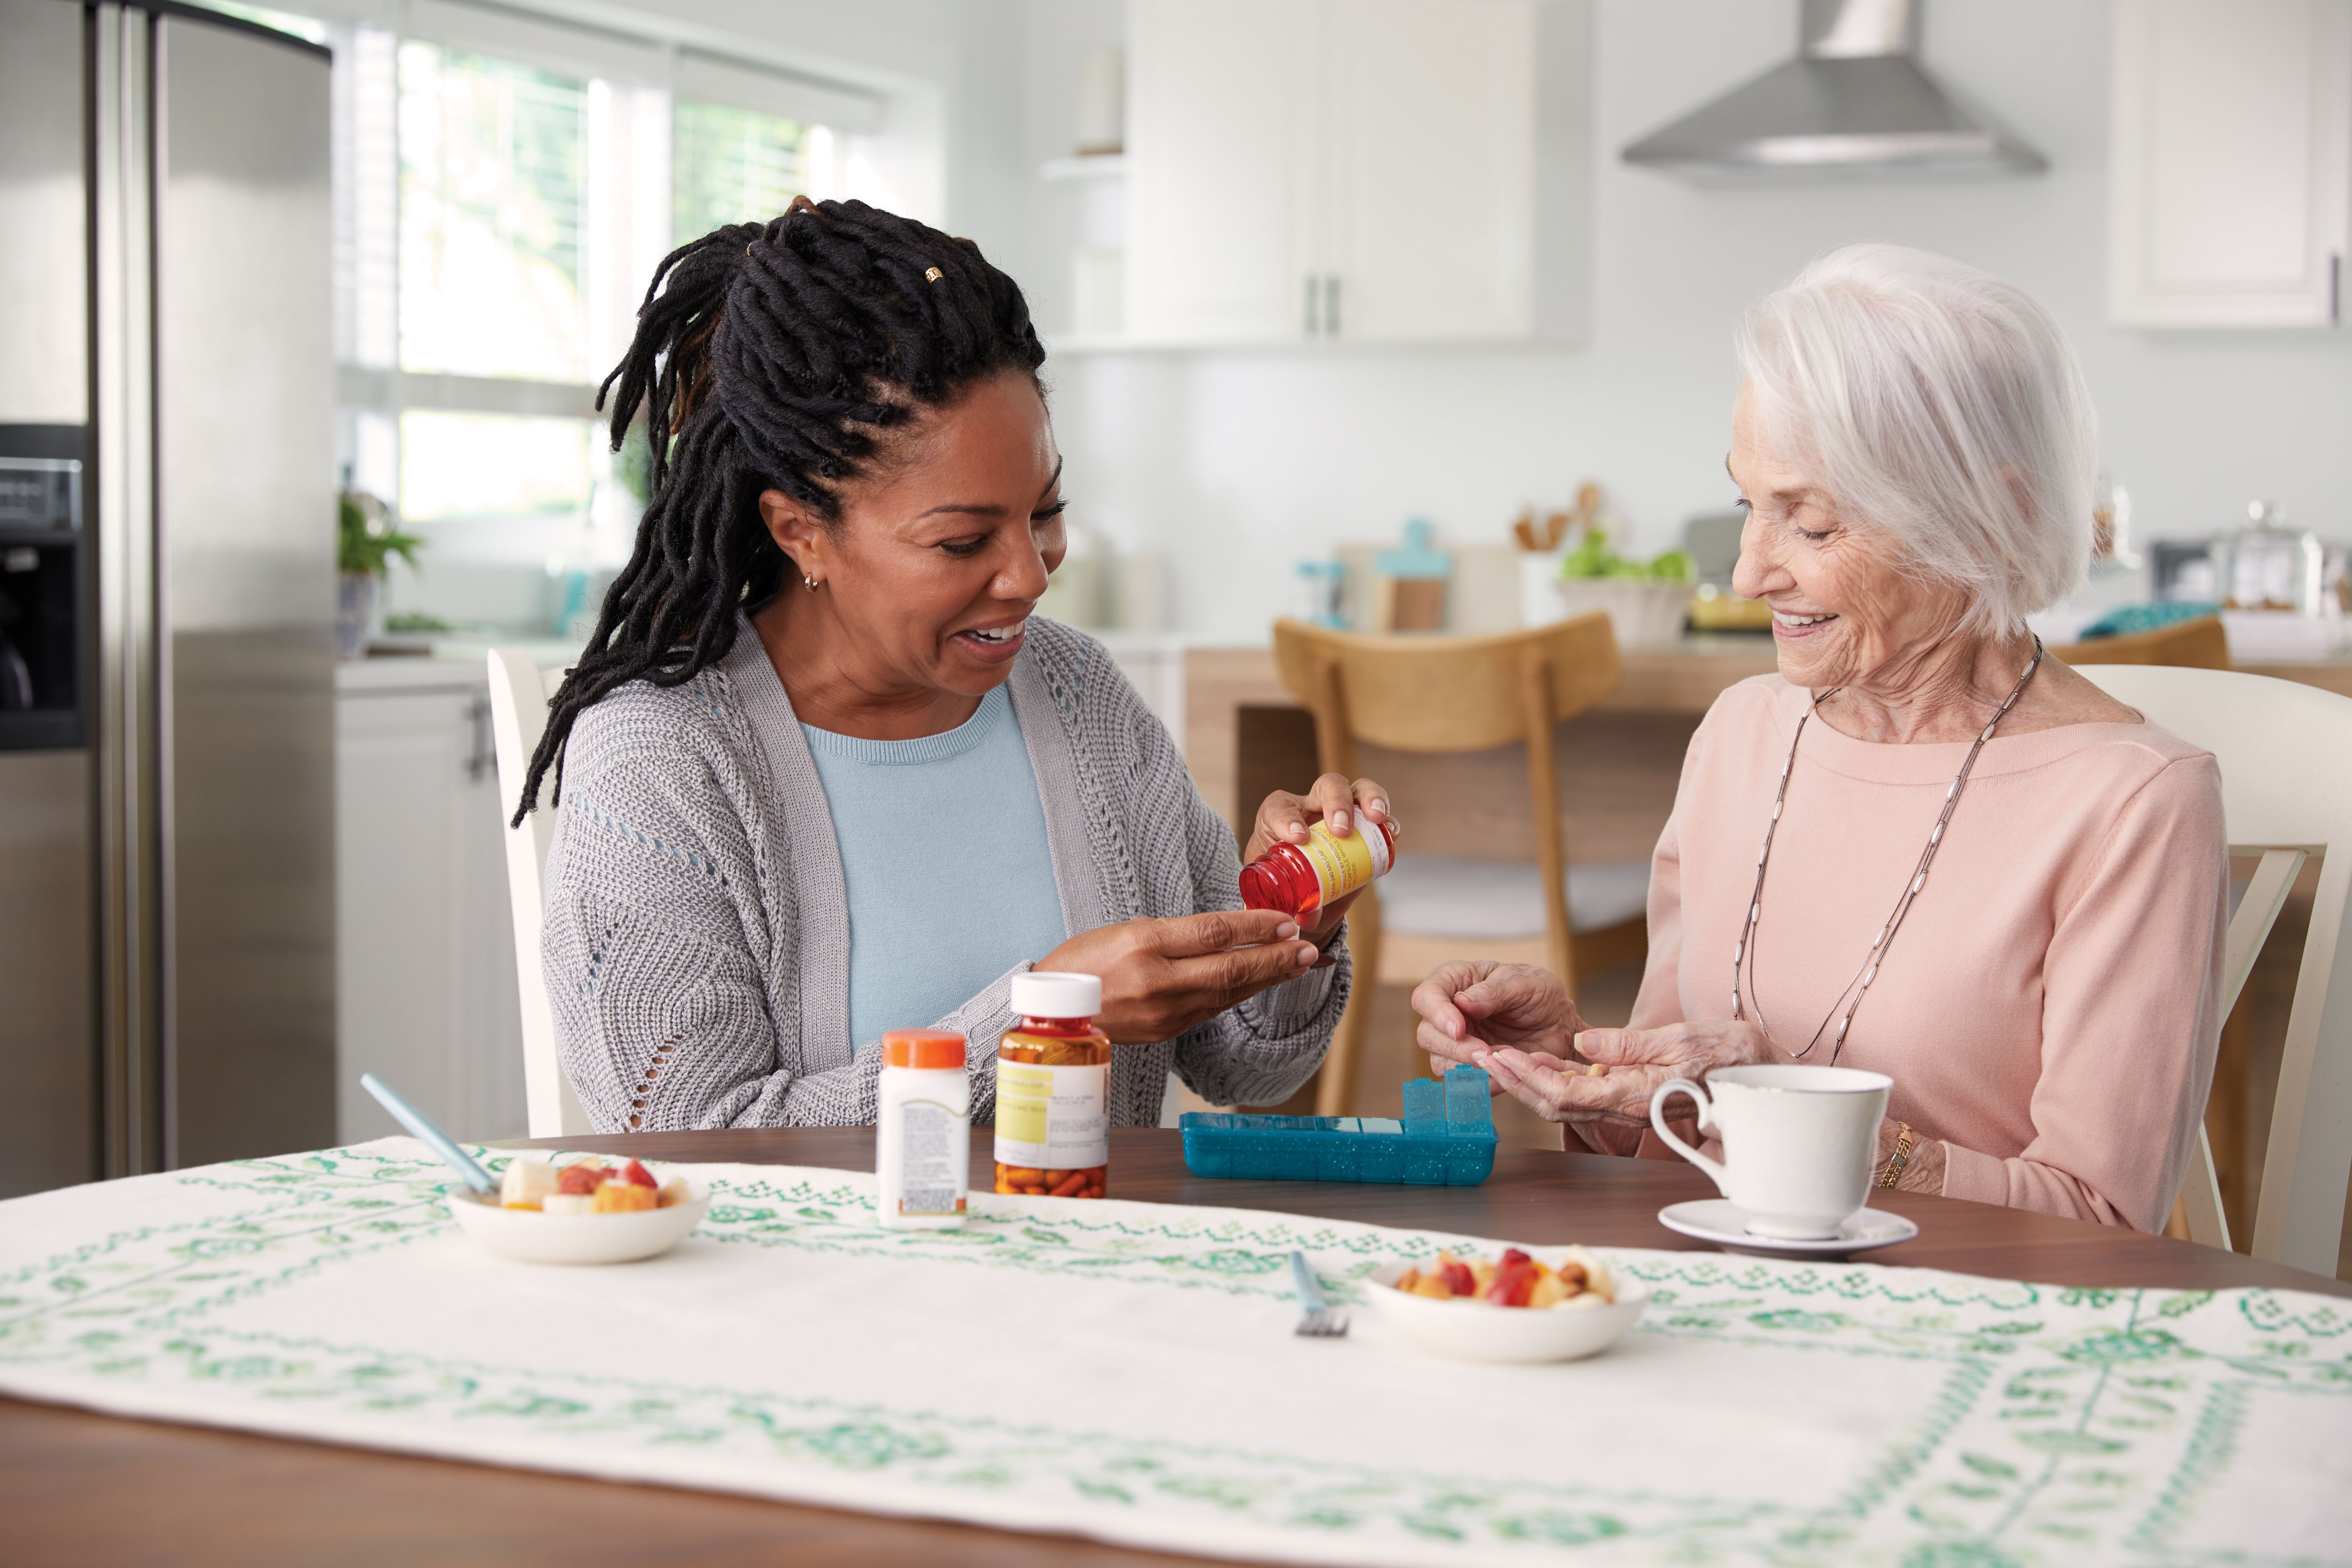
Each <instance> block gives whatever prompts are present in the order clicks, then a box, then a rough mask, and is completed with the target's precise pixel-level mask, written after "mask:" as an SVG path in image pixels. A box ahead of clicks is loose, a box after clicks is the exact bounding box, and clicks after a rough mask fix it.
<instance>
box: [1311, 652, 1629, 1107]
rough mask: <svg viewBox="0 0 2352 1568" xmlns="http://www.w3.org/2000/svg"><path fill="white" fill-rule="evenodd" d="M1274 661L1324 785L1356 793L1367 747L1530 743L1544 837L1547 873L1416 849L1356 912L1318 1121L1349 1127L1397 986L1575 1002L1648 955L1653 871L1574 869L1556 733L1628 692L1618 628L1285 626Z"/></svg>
mask: <svg viewBox="0 0 2352 1568" xmlns="http://www.w3.org/2000/svg"><path fill="white" fill-rule="evenodd" d="M1274 653H1275V662H1276V665H1277V667H1278V668H1279V669H1280V671H1281V673H1282V679H1283V683H1284V684H1285V685H1287V686H1288V687H1289V688H1290V689H1291V691H1292V692H1293V693H1295V694H1296V695H1297V697H1298V700H1299V701H1300V702H1301V703H1303V704H1304V705H1306V706H1307V711H1308V712H1310V713H1311V714H1313V715H1314V716H1315V741H1316V750H1317V753H1318V761H1319V764H1320V767H1321V768H1322V770H1323V771H1324V772H1327V773H1344V774H1346V775H1348V776H1349V777H1350V778H1353V777H1355V776H1356V773H1357V761H1356V747H1357V744H1358V742H1360V741H1363V742H1369V743H1370V744H1372V745H1375V746H1382V747H1391V748H1392V749H1394V750H1398V751H1412V752H1421V753H1427V754H1449V753H1456V752H1468V751H1484V750H1486V749H1488V748H1490V747H1498V746H1507V745H1510V744H1512V743H1513V742H1519V741H1523V742H1525V743H1527V761H1528V809H1529V810H1530V812H1531V813H1532V815H1533V817H1534V821H1535V838H1536V859H1535V861H1534V862H1533V863H1528V862H1491V861H1475V860H1468V859H1465V858H1462V857H1458V856H1452V855H1434V854H1422V855H1416V854H1414V853H1413V852H1412V839H1411V838H1410V837H1407V838H1406V839H1405V840H1404V841H1402V843H1401V844H1400V845H1399V849H1400V851H1401V853H1400V854H1399V856H1398V859H1397V864H1396V868H1395V869H1394V870H1393V871H1391V873H1389V874H1388V875H1387V876H1386V877H1385V878H1383V879H1381V881H1380V882H1379V883H1374V884H1373V886H1372V888H1371V889H1370V891H1369V892H1367V893H1366V894H1364V895H1363V896H1362V897H1361V898H1360V899H1358V900H1357V901H1356V904H1355V907H1354V909H1353V910H1352V912H1351V913H1350V914H1349V918H1348V929H1349V946H1350V948H1351V949H1352V951H1353V953H1354V955H1355V964H1356V989H1355V995H1354V996H1353V997H1352V998H1350V999H1349V1004H1348V1011H1347V1015H1346V1016H1345V1017H1344V1018H1343V1019H1341V1020H1340V1023H1339V1032H1338V1033H1337V1035H1336V1036H1335V1037H1334V1038H1333V1040H1332V1042H1331V1052H1330V1055H1329V1056H1328V1058H1327V1059H1326V1060H1325V1061H1324V1064H1323V1076H1322V1080H1321V1082H1320V1083H1319V1085H1318V1090H1317V1094H1316V1111H1317V1113H1318V1114H1319V1115H1327V1116H1330V1115H1342V1114H1345V1113H1346V1106H1347V1104H1348V1103H1349V1099H1350V1098H1351V1096H1352V1092H1353V1088H1354V1083H1355V1073H1356V1066H1357V1062H1358V1061H1359V1059H1360V1056H1361V1053H1362V1046H1363V1040H1364V1036H1365V1034H1366V1032H1367V1030H1369V1028H1370V1021H1371V1014H1372V998H1373V992H1374V991H1375V990H1376V989H1377V988H1378V987H1379V985H1380V984H1381V983H1383V982H1386V983H1391V984H1394V983H1397V982H1400V981H1402V982H1409V983H1417V982H1419V981H1420V980H1421V979H1422V978H1423V977H1425V976H1426V975H1427V974H1428V973H1429V971H1430V970H1431V969H1432V968H1433V967H1436V965H1437V964H1439V963H1440V962H1442V961H1444V960H1445V959H1448V958H1462V957H1472V958H1493V959H1496V960H1500V961H1503V962H1515V963H1538V964H1549V966H1550V967H1552V969H1553V970H1554V971H1555V972H1556V973H1558V974H1559V977H1561V978H1562V979H1564V980H1566V981H1567V982H1568V984H1569V987H1570V989H1574V988H1576V986H1577V985H1578V983H1579V981H1580V979H1582V978H1584V977H1588V976H1591V975H1592V974H1595V973H1598V972H1599V971H1600V970H1602V969H1606V968H1609V967H1612V966H1614V965H1617V964H1621V963H1623V962H1625V961H1626V960H1628V959H1631V958H1636V957H1639V956H1641V955H1642V954H1643V952H1645V951H1646V950H1647V946H1648V930H1647V925H1646V911H1647V906H1648V902H1649V875H1650V865H1649V862H1648V861H1646V860H1643V861H1629V862H1622V863H1619V864H1612V865H1580V866H1570V864H1569V863H1568V858H1567V853H1566V850H1565V847H1564V845H1563V842H1562V835H1561V830H1560V802H1559V781H1558V779H1557V778H1556V776H1555V768H1554V761H1553V754H1552V731H1553V729H1554V727H1556V726H1558V725H1559V724H1560V723H1562V722H1563V721H1565V720H1567V719H1570V718H1573V717H1575V716H1577V715H1578V714H1580V713H1582V712H1583V711H1584V710H1585V709H1586V708H1589V707H1591V706H1592V705H1593V704H1594V703H1595V702H1598V701H1599V700H1600V699H1601V697H1602V696H1603V695H1607V693H1608V692H1609V691H1610V690H1611V688H1612V687H1614V686H1615V685H1617V682H1618V679H1619V677H1620V674H1621V673H1622V665H1621V664H1620V662H1619V660H1618V656H1617V641H1616V638H1615V637H1614V636H1613V635H1612V634H1611V632H1610V630H1609V618H1608V617H1607V616H1606V615H1604V614H1600V613H1594V614H1590V615H1580V616H1578V617H1577V618H1575V619H1574V620H1570V621H1563V622H1559V623H1557V624H1555V625H1550V626H1545V627H1540V628H1538V629H1537V630H1535V631H1532V632H1506V633H1503V634H1501V635H1498V636H1485V637H1423V636H1414V637H1371V636H1361V635H1358V634H1355V633H1352V632H1328V631H1324V630H1322V629H1320V628H1318V627H1312V626H1307V625H1303V624H1301V623H1299V622H1296V621H1277V622H1275V627H1274ZM1405 825H1406V828H1407V830H1408V831H1410V829H1411V827H1412V823H1411V822H1410V821H1407V822H1406V824H1405Z"/></svg>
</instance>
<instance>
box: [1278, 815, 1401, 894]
mask: <svg viewBox="0 0 2352 1568" xmlns="http://www.w3.org/2000/svg"><path fill="white" fill-rule="evenodd" d="M1355 824H1356V831H1354V832H1352V833H1349V835H1348V836H1347V837H1346V838H1344V839H1342V838H1335V837H1333V836H1332V833H1331V830H1330V829H1328V828H1327V827H1325V826H1324V825H1323V824H1322V823H1320V822H1318V823H1316V824H1315V825H1314V826H1313V827H1311V828H1309V829H1307V841H1306V842H1305V843H1303V844H1276V845H1275V846H1274V848H1272V849H1270V850H1268V851H1266V852H1265V853H1264V854H1262V855H1260V856H1258V857H1257V859H1255V860H1254V861H1252V862H1249V864H1247V865H1245V866H1244V867H1242V904H1243V905H1244V907H1245V908H1249V909H1278V910H1280V911H1282V913H1284V914H1285V915H1307V914H1309V913H1311V912H1312V911H1315V910H1318V909H1320V908H1322V907H1323V906H1324V905H1325V904H1333V903H1336V902H1338V901H1339V900H1340V899H1342V898H1345V897H1347V896H1348V894H1351V893H1353V892H1355V891H1356V890H1357V889H1358V888H1360V887H1362V886H1364V885H1365V884H1366V883H1370V881H1371V880H1372V879H1373V878H1374V877H1379V876H1386V875H1388V873H1389V867H1390V866H1391V865H1393V864H1395V863H1396V861H1395V856H1396V831H1395V830H1394V829H1392V828H1391V827H1390V826H1389V825H1388V824H1387V823H1386V822H1375V821H1372V820H1371V819H1370V818H1369V817H1364V816H1358V817H1357V818H1356V819H1355Z"/></svg>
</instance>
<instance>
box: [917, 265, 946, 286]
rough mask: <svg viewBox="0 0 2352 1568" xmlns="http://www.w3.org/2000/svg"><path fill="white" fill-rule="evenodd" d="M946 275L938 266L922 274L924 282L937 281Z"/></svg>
mask: <svg viewBox="0 0 2352 1568" xmlns="http://www.w3.org/2000/svg"><path fill="white" fill-rule="evenodd" d="M946 276H947V274H946V273H944V272H941V271H940V269H939V268H938V267H931V268H930V269H929V270H928V271H926V272H925V273H924V274H923V281H924V282H926V283H937V282H938V281H939V280H940V278H942V277H946Z"/></svg>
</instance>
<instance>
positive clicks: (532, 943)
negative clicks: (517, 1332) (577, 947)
mask: <svg viewBox="0 0 2352 1568" xmlns="http://www.w3.org/2000/svg"><path fill="white" fill-rule="evenodd" d="M562 684H563V672H562V670H549V671H547V672H545V673H544V674H541V670H540V667H539V664H538V661H536V660H534V659H533V658H532V657H531V656H530V654H529V653H522V652H520V651H519V650H517V649H513V648H493V649H491V650H490V729H491V732H492V734H493V735H494V736H495V737H496V739H497V742H498V752H499V816H500V818H501V819H504V818H509V817H511V816H513V815H514V808H515V802H516V801H517V800H520V799H522V781H523V776H524V775H525V774H526V773H528V772H530V754H531V753H532V752H533V751H535V750H537V749H538V748H539V737H540V736H541V733H543V732H544V731H545V730H546V728H547V699H548V698H550V697H551V696H553V695H555V689H556V687H558V686H560V685H562ZM544 796H545V792H544V791H543V790H542V791H541V801H540V806H539V810H535V811H533V812H532V813H531V814H530V816H528V817H525V818H524V819H523V821H522V826H521V827H520V828H512V827H510V828H507V829H506V830H505V831H506V840H507V900H508V902H509V904H511V905H512V906H513V909H514V939H515V940H514V946H515V975H516V978H517V979H518V980H520V982H521V989H522V1088H523V1101H524V1103H525V1104H526V1105H527V1106H528V1107H529V1109H530V1135H531V1136H532V1137H534V1138H562V1137H569V1136H572V1135H573V1134H580V1133H593V1132H594V1131H595V1128H594V1127H593V1126H592V1125H591V1124H589V1121H588V1113H587V1112H586V1111H585V1110H583V1109H582V1107H581V1104H580V1097H579V1096H578V1095H576V1094H574V1093H573V1092H572V1082H571V1080H569V1079H567V1078H565V1077H564V1076H563V1064H562V1062H560V1061H557V1060H556V1056H555V1012H554V1009H551V1008H550V1007H549V1006H548V1001H547V980H546V977H545V976H544V975H543V974H542V973H541V969H540V963H539V930H540V925H541V921H542V919H543V918H544V912H545V910H546V907H547V890H546V876H547V845H548V841H550V840H551V839H552V838H553V837H554V836H555V812H556V808H555V807H554V806H552V805H551V804H549V803H548V801H547V800H545V798H544Z"/></svg>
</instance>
